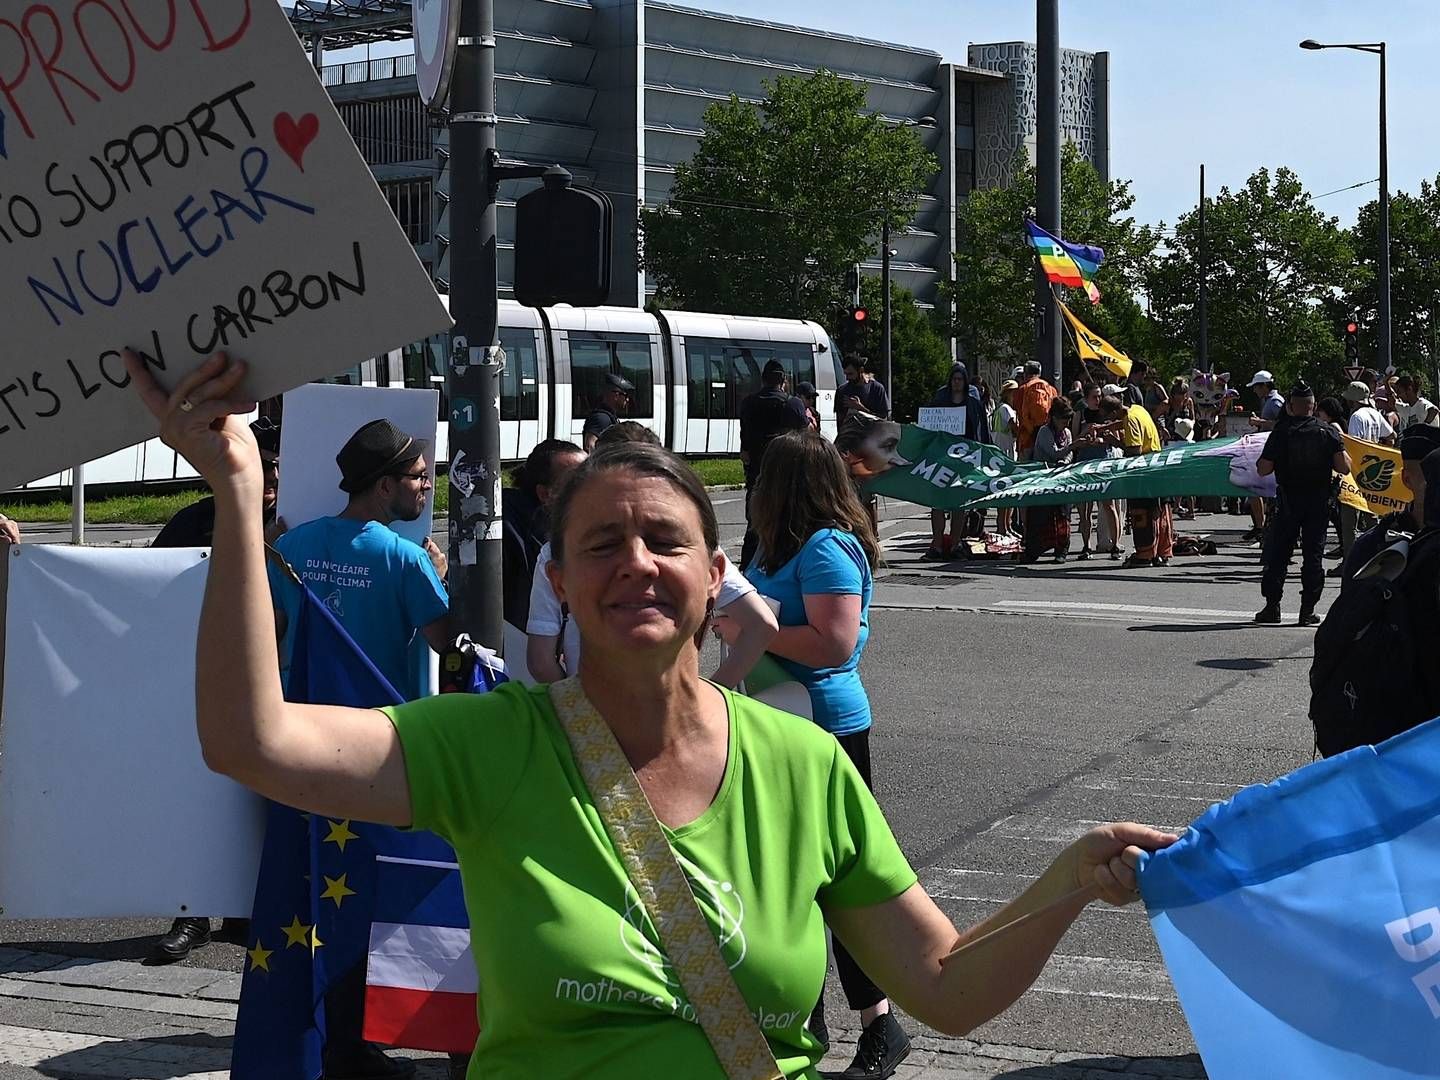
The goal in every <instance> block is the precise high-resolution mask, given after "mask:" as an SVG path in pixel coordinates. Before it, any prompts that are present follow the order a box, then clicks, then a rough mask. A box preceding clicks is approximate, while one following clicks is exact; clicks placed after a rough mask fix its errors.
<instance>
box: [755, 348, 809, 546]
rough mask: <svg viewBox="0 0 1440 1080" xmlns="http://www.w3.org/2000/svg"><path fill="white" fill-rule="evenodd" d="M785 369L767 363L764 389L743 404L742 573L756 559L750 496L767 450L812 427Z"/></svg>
mask: <svg viewBox="0 0 1440 1080" xmlns="http://www.w3.org/2000/svg"><path fill="white" fill-rule="evenodd" d="M785 380H786V376H785V365H784V364H782V363H780V361H778V360H767V361H766V362H765V367H764V368H762V369H761V371H760V389H759V390H757V391H756V392H755V393H753V394H751V395H750V396H748V397H747V398H746V399H745V400H744V401H742V402H740V464H741V465H742V466H743V467H744V469H745V541H744V543H743V544H741V546H740V569H741V570H744V569H745V568H746V567H748V566H749V565H750V560H751V559H753V558H754V557H755V546H756V545H757V544H758V543H759V540H758V539H757V537H756V536H755V531H754V530H753V529H752V528H750V492H751V491H752V490H753V489H754V487H755V481H756V480H758V479H759V478H760V465H761V463H762V462H763V461H764V459H765V449H766V447H768V446H769V445H770V444H771V443H772V442H774V441H775V439H776V437H777V436H780V435H783V434H784V433H785V432H787V431H803V430H804V429H805V428H807V427H809V426H810V420H809V417H808V416H807V415H806V412H805V403H804V402H803V401H801V400H800V399H799V398H798V397H794V396H793V395H791V394H789V393H787V392H786V388H785Z"/></svg>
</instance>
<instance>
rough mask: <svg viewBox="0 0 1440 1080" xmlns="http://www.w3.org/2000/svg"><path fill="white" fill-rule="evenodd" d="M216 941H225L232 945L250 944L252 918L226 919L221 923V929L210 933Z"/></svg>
mask: <svg viewBox="0 0 1440 1080" xmlns="http://www.w3.org/2000/svg"><path fill="white" fill-rule="evenodd" d="M210 937H211V939H212V940H214V941H224V942H227V943H228V944H230V945H249V944H250V920H249V919H225V920H223V921H222V922H221V923H220V929H219V930H216V931H215V932H214V933H213V934H211V935H210Z"/></svg>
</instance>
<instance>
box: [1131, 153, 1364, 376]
mask: <svg viewBox="0 0 1440 1080" xmlns="http://www.w3.org/2000/svg"><path fill="white" fill-rule="evenodd" d="M1206 233H1207V239H1208V245H1209V269H1208V276H1207V297H1208V312H1209V346H1210V361H1211V366H1212V368H1213V370H1215V371H1229V372H1231V373H1232V375H1233V376H1235V377H1236V378H1232V385H1233V384H1234V383H1235V382H1236V381H1239V382H1241V383H1244V382H1247V381H1249V379H1250V377H1251V376H1252V375H1253V374H1254V373H1255V372H1256V371H1257V370H1259V369H1261V368H1266V369H1268V370H1269V371H1271V372H1273V373H1274V374H1275V376H1276V378H1277V379H1278V380H1279V382H1280V383H1281V385H1282V386H1283V385H1287V384H1289V383H1291V382H1294V381H1295V380H1297V379H1301V378H1304V379H1306V380H1307V381H1309V382H1311V383H1312V384H1313V385H1315V386H1316V387H1317V388H1319V389H1325V388H1333V387H1334V386H1335V384H1336V383H1337V382H1338V381H1339V379H1340V371H1339V369H1340V366H1341V363H1342V355H1343V347H1342V345H1341V341H1340V336H1339V327H1338V320H1337V318H1336V317H1335V315H1334V314H1333V313H1332V307H1333V305H1334V303H1335V301H1336V300H1337V299H1338V298H1339V296H1340V294H1341V292H1342V291H1343V290H1345V289H1346V287H1347V286H1348V285H1349V284H1350V282H1351V280H1352V275H1353V272H1354V251H1353V250H1352V248H1351V246H1350V242H1349V239H1348V237H1347V235H1346V233H1345V232H1344V231H1343V230H1342V229H1341V228H1340V227H1339V224H1338V223H1337V221H1336V219H1335V218H1333V217H1327V216H1326V215H1325V214H1323V213H1321V212H1320V211H1319V210H1317V209H1316V208H1315V206H1314V204H1313V203H1312V202H1311V200H1310V195H1309V193H1307V192H1306V191H1305V188H1304V186H1303V185H1302V184H1301V183H1300V179H1299V177H1297V176H1296V175H1295V174H1294V173H1293V172H1291V171H1290V170H1289V169H1286V168H1280V169H1277V170H1276V171H1275V173H1274V175H1273V176H1272V175H1271V173H1270V171H1269V170H1268V169H1260V170H1258V171H1257V172H1255V173H1254V174H1253V175H1252V176H1251V177H1250V179H1249V180H1247V181H1246V182H1245V185H1244V187H1242V188H1239V189H1238V190H1235V191H1232V190H1231V189H1229V188H1228V187H1226V188H1221V189H1220V193H1219V194H1218V195H1216V196H1214V197H1213V198H1212V199H1210V200H1209V201H1208V202H1207V204H1206ZM1199 234H1200V215H1199V210H1198V207H1197V209H1195V210H1192V211H1190V212H1188V213H1186V214H1184V215H1182V216H1181V217H1180V219H1179V221H1177V222H1176V224H1175V235H1174V237H1173V238H1171V239H1170V240H1168V241H1167V248H1168V250H1167V251H1166V253H1165V255H1164V257H1163V258H1161V259H1159V260H1158V261H1157V262H1156V263H1155V265H1154V266H1153V268H1152V270H1151V272H1150V274H1149V278H1148V284H1149V291H1150V300H1151V309H1150V316H1151V320H1152V322H1153V324H1154V327H1155V330H1156V333H1157V337H1158V340H1159V342H1160V345H1161V348H1163V349H1165V350H1168V351H1172V352H1174V353H1177V354H1183V355H1190V354H1191V350H1193V348H1194V344H1195V341H1196V340H1197V337H1198V332H1199V328H1198V315H1197V312H1196V302H1197V297H1198V296H1199V281H1200V278H1199V272H1198V259H1197V253H1198V251H1199Z"/></svg>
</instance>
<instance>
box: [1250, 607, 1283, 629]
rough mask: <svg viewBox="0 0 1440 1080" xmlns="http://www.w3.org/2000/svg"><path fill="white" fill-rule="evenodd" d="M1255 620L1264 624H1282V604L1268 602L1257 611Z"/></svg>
mask: <svg viewBox="0 0 1440 1080" xmlns="http://www.w3.org/2000/svg"><path fill="white" fill-rule="evenodd" d="M1255 621H1256V622H1257V623H1259V624H1260V625H1262V626H1279V625H1280V605H1279V604H1266V605H1265V606H1264V607H1263V608H1261V609H1260V610H1259V611H1257V612H1256V613H1255Z"/></svg>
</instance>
